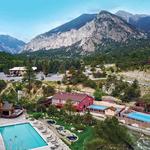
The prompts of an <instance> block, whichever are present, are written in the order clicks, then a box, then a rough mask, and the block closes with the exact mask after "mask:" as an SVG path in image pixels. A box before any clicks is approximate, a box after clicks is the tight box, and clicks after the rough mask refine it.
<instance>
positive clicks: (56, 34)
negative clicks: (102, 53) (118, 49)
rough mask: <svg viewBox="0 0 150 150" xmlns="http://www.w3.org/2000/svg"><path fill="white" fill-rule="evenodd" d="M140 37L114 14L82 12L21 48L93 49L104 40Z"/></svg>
mask: <svg viewBox="0 0 150 150" xmlns="http://www.w3.org/2000/svg"><path fill="white" fill-rule="evenodd" d="M83 18H84V19H83ZM141 38H145V35H144V34H143V33H142V32H139V31H138V30H136V29H135V28H134V27H133V26H132V25H130V24H128V23H127V22H126V21H124V20H123V19H121V18H119V17H118V16H116V15H114V14H111V13H109V12H107V11H101V12H100V13H99V14H97V15H88V14H86V15H82V16H80V17H78V18H76V19H74V20H72V21H71V22H68V23H67V24H64V25H62V26H60V27H58V28H55V29H53V30H51V31H49V32H46V33H44V34H41V35H39V36H37V37H35V38H34V39H32V40H31V42H29V43H28V44H27V45H26V46H25V49H24V51H30V52H33V51H37V50H50V49H59V48H64V47H66V48H68V47H71V46H75V48H76V49H78V48H79V49H81V51H82V52H93V51H95V48H96V45H103V46H104V45H105V43H107V42H117V43H125V42H126V41H127V40H130V39H141Z"/></svg>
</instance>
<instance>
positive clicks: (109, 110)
mask: <svg viewBox="0 0 150 150" xmlns="http://www.w3.org/2000/svg"><path fill="white" fill-rule="evenodd" d="M116 113H117V108H115V107H108V108H106V109H105V115H106V116H108V117H111V116H115V115H116Z"/></svg>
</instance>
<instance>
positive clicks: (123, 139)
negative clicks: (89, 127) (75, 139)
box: [85, 117, 133, 150]
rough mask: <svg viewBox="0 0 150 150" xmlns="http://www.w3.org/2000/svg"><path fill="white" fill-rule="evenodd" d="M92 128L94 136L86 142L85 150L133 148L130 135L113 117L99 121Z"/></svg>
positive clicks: (122, 149)
mask: <svg viewBox="0 0 150 150" xmlns="http://www.w3.org/2000/svg"><path fill="white" fill-rule="evenodd" d="M94 130H95V132H94V133H95V134H94V138H93V139H92V140H91V141H89V142H87V143H86V145H85V147H86V150H91V149H92V150H97V149H99V150H106V149H107V150H128V149H131V150H133V147H132V144H133V143H132V140H131V136H130V135H129V133H128V132H127V129H126V128H125V127H124V126H122V125H119V122H118V120H117V119H116V118H115V117H114V118H112V119H111V118H107V119H106V120H105V121H102V122H99V123H98V124H97V125H96V126H95V128H94Z"/></svg>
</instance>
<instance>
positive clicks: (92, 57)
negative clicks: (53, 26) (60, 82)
mask: <svg viewBox="0 0 150 150" xmlns="http://www.w3.org/2000/svg"><path fill="white" fill-rule="evenodd" d="M79 51H80V50H79V49H77V48H76V47H71V48H70V49H69V50H67V51H65V49H63V48H62V49H57V50H48V51H44V50H41V51H37V52H33V53H22V54H19V55H11V54H7V53H4V52H0V71H4V72H6V73H7V72H8V69H9V68H11V67H13V66H25V64H26V62H27V60H28V56H29V55H30V57H31V58H32V64H33V65H35V66H37V67H38V71H41V70H42V71H44V72H45V74H47V72H48V73H56V72H64V71H65V70H67V69H69V68H71V67H74V68H76V69H80V68H81V64H82V65H83V64H84V65H89V64H90V65H93V66H95V65H97V64H98V65H100V64H105V63H116V64H117V66H118V67H119V68H121V69H123V70H127V69H136V68H140V69H143V68H144V67H145V66H146V67H148V65H149V63H150V42H149V39H147V40H136V41H134V40H132V41H128V42H127V43H125V44H118V43H108V44H107V45H105V46H98V45H97V48H96V52H95V53H89V54H88V53H87V55H86V56H83V55H79V54H80V53H79ZM81 60H82V61H81Z"/></svg>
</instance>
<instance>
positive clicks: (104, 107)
mask: <svg viewBox="0 0 150 150" xmlns="http://www.w3.org/2000/svg"><path fill="white" fill-rule="evenodd" d="M88 108H89V109H95V110H105V109H106V108H108V107H107V106H100V105H90V106H89V107H88Z"/></svg>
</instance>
